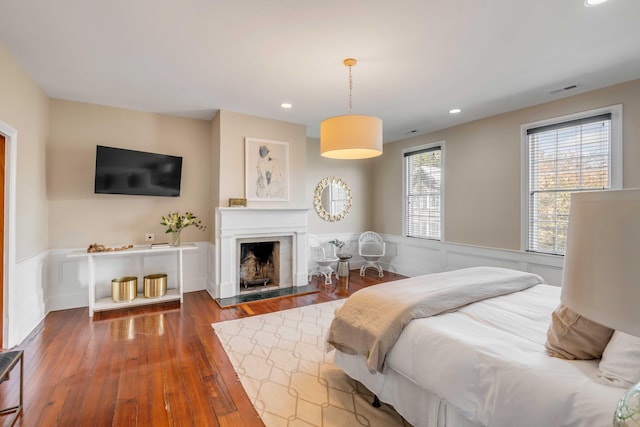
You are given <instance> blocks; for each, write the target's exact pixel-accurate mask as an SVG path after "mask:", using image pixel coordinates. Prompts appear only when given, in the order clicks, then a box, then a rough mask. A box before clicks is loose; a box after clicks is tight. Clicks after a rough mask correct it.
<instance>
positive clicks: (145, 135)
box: [47, 100, 212, 249]
mask: <svg viewBox="0 0 640 427" xmlns="http://www.w3.org/2000/svg"><path fill="white" fill-rule="evenodd" d="M50 124H51V128H50V137H49V141H48V144H47V197H48V199H49V246H50V247H51V248H55V249H61V248H84V247H87V246H88V245H89V244H90V243H92V242H97V243H100V244H104V245H107V246H120V245H124V244H142V243H144V234H145V233H155V235H156V242H162V241H167V240H166V236H165V235H164V231H165V227H164V226H162V225H160V217H161V216H162V215H166V214H167V213H169V212H170V211H175V210H179V211H181V212H182V213H184V212H185V211H191V212H193V213H195V214H196V215H197V216H198V217H200V218H201V219H202V220H203V222H204V223H205V224H207V225H208V226H211V225H212V215H211V205H210V200H211V180H212V179H211V166H210V159H211V123H210V122H208V121H203V120H193V119H185V118H179V117H173V116H166V115H162V114H153V113H143V112H138V111H131V110H125V109H119V108H111V107H103V106H98V105H92V104H84V103H79V102H71V101H61V100H51V102H50ZM96 145H107V146H112V147H118V148H126V149H132V150H140V151H149V152H154V153H162V154H171V155H177V156H182V157H183V163H182V182H181V191H180V197H151V196H126V195H115V194H94V173H95V152H96ZM209 235H210V234H209V233H208V232H207V233H202V232H201V231H199V230H197V229H195V227H190V228H187V229H185V231H184V232H183V241H201V240H209Z"/></svg>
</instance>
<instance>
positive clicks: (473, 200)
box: [372, 80, 640, 250]
mask: <svg viewBox="0 0 640 427" xmlns="http://www.w3.org/2000/svg"><path fill="white" fill-rule="evenodd" d="M615 104H622V105H623V127H624V130H623V139H624V142H623V143H624V148H623V158H624V174H623V180H624V187H626V188H633V187H640V168H639V167H638V166H637V165H638V164H640V121H639V120H638V119H637V118H638V117H640V80H635V81H632V82H628V83H624V84H620V85H616V86H612V87H609V88H605V89H601V90H597V91H593V92H589V93H585V94H580V95H576V96H573V97H569V98H565V99H562V100H558V101H554V102H549V103H546V104H542V105H538V106H535V107H531V108H525V109H521V110H517V111H513V112H510V113H506V114H501V115H498V116H494V117H490V118H487V119H483V120H478V121H475V122H472V123H467V124H464V125H460V126H455V127H452V128H449V129H445V130H442V131H438V132H433V133H430V134H427V135H421V136H416V137H414V138H410V139H406V140H403V141H397V142H393V143H389V144H385V146H384V154H383V156H382V157H380V158H378V159H375V160H374V162H375V163H374V165H375V166H374V170H375V171H376V172H375V173H374V174H372V183H373V186H374V188H376V189H380V191H375V192H373V197H374V202H373V209H372V212H373V227H374V229H375V230H377V231H380V232H384V233H392V234H399V235H400V234H402V203H403V202H402V194H401V193H402V191H401V189H402V150H403V149H406V148H409V147H413V146H418V145H422V144H426V143H431V142H437V141H445V142H446V149H445V240H446V241H450V242H457V243H465V244H471V245H478V246H487V247H495V248H504V249H515V250H519V249H520V224H521V217H520V203H521V189H520V188H521V187H520V185H521V184H520V182H521V170H520V162H521V158H520V144H521V142H520V126H521V125H522V124H525V123H531V122H536V121H540V120H544V119H549V118H553V117H558V116H562V115H567V114H572V113H577V112H581V111H587V110H592V109H596V108H600V107H606V106H610V105H615Z"/></svg>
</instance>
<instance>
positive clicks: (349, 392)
mask: <svg viewBox="0 0 640 427" xmlns="http://www.w3.org/2000/svg"><path fill="white" fill-rule="evenodd" d="M343 303H344V300H342V301H341V300H338V301H331V302H327V303H322V304H315V305H310V306H306V307H300V308H295V309H291V310H284V311H278V312H274V313H269V314H263V315H260V316H253V317H247V318H243V319H236V320H229V321H226V322H219V323H214V324H213V325H212V326H213V329H214V330H215V332H216V334H217V335H218V337H219V339H220V341H221V342H222V344H223V345H224V348H225V350H226V352H227V355H228V356H229V359H230V360H231V363H232V364H233V367H234V368H235V370H236V373H237V374H238V377H239V378H240V381H241V382H242V385H243V387H244V389H245V390H246V392H247V395H248V396H249V398H250V399H251V402H252V403H253V406H254V407H255V408H256V410H257V411H258V414H259V415H260V417H261V418H262V420H263V421H264V423H265V425H266V426H267V427H277V426H291V427H293V426H296V427H297V426H318V427H334V426H349V427H351V426H371V427H373V426H402V425H405V426H409V424H408V423H406V422H405V421H404V420H403V419H402V417H400V416H399V415H398V414H397V413H396V412H395V410H394V409H393V407H391V406H389V405H385V404H383V405H382V407H381V408H374V407H373V406H371V402H372V400H373V395H372V394H371V393H370V392H369V391H368V390H367V389H366V388H365V387H364V386H363V385H361V384H359V383H358V382H356V381H354V380H352V379H351V378H349V377H348V376H347V375H346V374H344V373H343V372H342V371H341V370H340V369H339V368H337V367H335V366H334V365H333V363H332V360H333V352H330V353H325V350H324V349H325V346H324V337H325V334H326V332H327V329H328V328H329V325H330V324H331V319H332V318H333V313H334V311H335V309H336V308H337V307H339V306H341V305H342V304H343Z"/></svg>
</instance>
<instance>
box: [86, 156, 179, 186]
mask: <svg viewBox="0 0 640 427" xmlns="http://www.w3.org/2000/svg"><path fill="white" fill-rule="evenodd" d="M181 176H182V157H176V156H169V155H165V154H155V153H146V152H144V151H134V150H125V149H123V148H113V147H105V146H102V145H98V146H97V147H96V178H95V192H96V193H102V194H135V195H141V196H170V197H177V196H179V195H180V178H181Z"/></svg>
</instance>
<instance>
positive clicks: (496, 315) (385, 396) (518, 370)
mask: <svg viewBox="0 0 640 427" xmlns="http://www.w3.org/2000/svg"><path fill="white" fill-rule="evenodd" d="M559 295H560V288H558V287H554V286H549V285H544V284H542V285H535V286H533V287H530V288H528V289H526V290H523V291H519V292H514V293H511V294H508V295H504V296H499V297H494V298H489V299H485V300H483V301H480V302H476V303H473V304H470V305H467V306H465V307H463V308H461V309H458V310H457V311H455V312H451V313H446V314H440V315H436V316H432V317H428V318H422V319H414V320H412V321H411V322H410V323H409V324H408V325H407V326H406V327H405V328H404V330H403V331H402V333H401V334H400V336H399V338H398V340H397V342H396V343H395V345H394V346H393V348H392V350H391V351H390V352H389V353H388V355H387V358H386V362H385V369H384V373H379V372H377V373H374V374H372V373H370V371H369V369H368V368H367V366H366V364H365V358H364V356H354V355H348V354H345V353H342V352H340V351H337V350H336V353H335V355H334V363H335V364H336V365H337V366H338V367H340V368H341V369H343V370H344V371H345V372H346V373H347V374H348V375H349V376H350V377H352V378H354V379H356V380H358V381H360V382H361V383H362V384H364V385H365V386H366V387H367V388H369V389H370V390H371V391H372V392H373V393H375V394H376V395H377V396H378V397H379V398H380V400H382V401H384V402H387V403H390V404H391V405H393V406H394V407H395V408H396V409H397V410H398V412H399V413H400V414H402V415H403V416H404V417H405V419H406V420H407V421H409V422H410V423H412V424H413V425H415V426H429V427H435V426H439V427H440V426H447V427H468V426H496V427H500V426H504V427H513V426H536V427H541V426H544V427H547V426H548V427H555V426H584V427H594V426H610V425H611V422H612V417H613V412H614V409H615V407H616V403H617V401H618V399H619V398H620V396H621V395H622V394H623V393H624V392H625V390H624V389H622V388H617V387H610V386H606V385H602V384H600V383H599V382H598V381H597V374H598V360H590V361H568V360H561V359H557V358H553V357H550V356H548V355H547V353H546V351H545V348H544V343H545V340H546V333H547V329H548V326H549V323H550V321H551V313H552V311H553V310H554V309H555V308H556V306H557V305H558V303H559V301H560V299H559Z"/></svg>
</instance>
